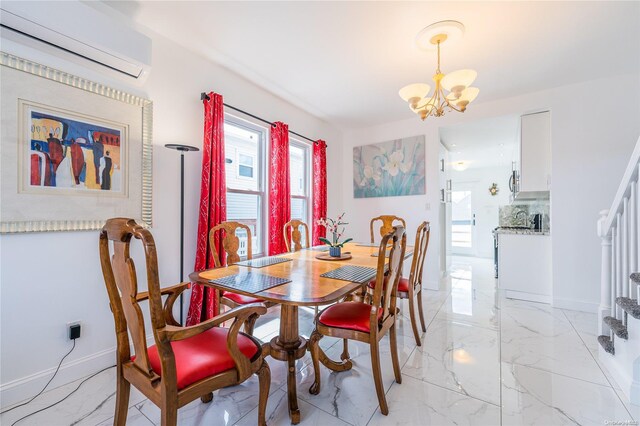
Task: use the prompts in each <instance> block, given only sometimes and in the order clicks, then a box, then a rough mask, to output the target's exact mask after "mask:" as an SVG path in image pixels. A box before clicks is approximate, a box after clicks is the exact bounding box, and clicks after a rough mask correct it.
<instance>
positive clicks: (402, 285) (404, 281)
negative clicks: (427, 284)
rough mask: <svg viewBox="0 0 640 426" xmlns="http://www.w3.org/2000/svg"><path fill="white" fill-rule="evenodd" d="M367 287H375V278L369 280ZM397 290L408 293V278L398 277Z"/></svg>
mask: <svg viewBox="0 0 640 426" xmlns="http://www.w3.org/2000/svg"><path fill="white" fill-rule="evenodd" d="M369 288H376V280H375V279H373V280H371V281H369ZM398 291H401V292H403V293H408V292H409V279H408V278H404V277H401V278H400V281H399V282H398Z"/></svg>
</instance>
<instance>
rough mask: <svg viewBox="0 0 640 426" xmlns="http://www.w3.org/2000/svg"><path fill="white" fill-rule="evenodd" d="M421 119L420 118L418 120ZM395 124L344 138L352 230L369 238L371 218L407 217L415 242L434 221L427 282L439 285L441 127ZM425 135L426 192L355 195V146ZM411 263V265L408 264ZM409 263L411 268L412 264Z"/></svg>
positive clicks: (409, 235) (345, 183) (409, 238)
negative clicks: (424, 223)
mask: <svg viewBox="0 0 640 426" xmlns="http://www.w3.org/2000/svg"><path fill="white" fill-rule="evenodd" d="M418 121H419V120H418ZM397 124H398V125H396V123H391V124H387V125H380V126H376V127H372V128H365V129H360V130H352V131H347V132H345V134H344V140H343V156H342V182H341V183H340V186H341V188H340V190H341V191H342V194H343V198H342V205H343V207H344V210H345V211H346V212H347V216H346V218H347V219H348V221H349V223H350V224H351V225H350V226H349V232H350V236H352V237H353V238H354V239H355V240H356V241H369V240H370V235H369V221H370V220H371V218H372V217H375V216H378V215H383V214H388V215H391V214H393V215H396V216H400V217H402V218H404V219H405V220H406V222H407V243H408V244H411V245H413V244H414V241H415V231H416V229H417V227H418V225H419V224H420V223H421V222H422V221H423V220H426V221H428V222H430V224H431V236H430V241H429V248H428V250H427V257H426V260H425V271H424V277H423V283H425V285H426V286H427V287H429V288H437V287H438V283H439V278H440V255H439V254H440V248H439V247H440V241H441V240H440V225H439V224H440V221H441V219H440V214H441V212H440V209H441V206H440V198H439V186H440V181H441V177H440V172H439V170H440V169H439V159H440V157H441V155H442V153H441V148H442V146H441V144H440V140H439V137H438V129H437V128H435V127H432V128H429V129H426V131H425V129H416V128H415V126H405V125H400V124H402V123H397ZM421 134H424V135H425V140H426V149H425V157H426V175H427V176H426V185H427V191H426V195H412V196H405V197H384V198H359V199H355V198H354V197H353V147H354V146H360V145H367V144H372V143H377V142H385V141H389V140H393V139H399V138H404V137H411V136H417V135H421ZM408 266H410V265H408ZM408 266H407V267H408Z"/></svg>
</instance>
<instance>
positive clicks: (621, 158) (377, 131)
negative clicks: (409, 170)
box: [341, 74, 640, 312]
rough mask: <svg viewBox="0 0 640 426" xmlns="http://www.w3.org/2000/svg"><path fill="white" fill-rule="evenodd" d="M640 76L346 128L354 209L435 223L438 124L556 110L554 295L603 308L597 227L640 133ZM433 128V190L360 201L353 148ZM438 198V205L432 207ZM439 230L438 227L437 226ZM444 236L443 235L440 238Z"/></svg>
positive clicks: (346, 182) (347, 201) (558, 300)
mask: <svg viewBox="0 0 640 426" xmlns="http://www.w3.org/2000/svg"><path fill="white" fill-rule="evenodd" d="M611 81H616V82H617V83H616V85H617V86H618V87H624V88H625V92H626V93H627V95H625V99H627V100H628V102H624V105H621V104H620V99H619V97H616V96H613V95H612V96H607V95H602V93H599V92H598V91H597V90H594V88H596V87H607V86H608V85H609V84H610V82H611ZM639 100H640V79H639V78H638V75H636V74H632V75H621V76H616V77H615V78H613V76H607V77H606V78H603V79H600V80H594V81H587V82H581V83H576V84H573V85H569V86H562V87H558V88H554V89H549V90H544V91H539V92H534V93H527V94H523V95H521V96H517V97H512V98H507V99H501V100H496V101H491V102H482V92H481V95H480V97H479V99H478V102H479V103H474V104H472V105H470V106H469V108H468V109H467V111H466V112H465V113H464V114H459V113H455V112H452V113H449V114H447V115H446V116H444V117H442V118H428V119H427V120H426V121H424V122H422V121H420V119H418V118H417V117H416V116H412V114H410V113H409V112H407V115H408V118H407V119H406V120H402V121H397V122H392V123H385V124H380V125H378V126H374V127H370V128H365V129H358V130H353V131H347V132H345V134H344V149H343V156H344V158H343V169H344V170H343V176H342V182H341V185H342V192H343V203H344V206H345V208H346V210H348V211H354V214H356V213H355V212H357V217H358V219H359V220H365V219H366V218H368V217H370V216H371V215H373V214H375V213H376V212H380V211H386V212H390V213H399V214H400V215H401V216H404V217H406V218H410V219H411V220H412V222H410V223H412V225H411V226H413V225H415V223H416V222H417V220H419V219H421V218H426V219H427V220H431V221H432V224H434V227H435V225H436V224H437V222H435V219H436V217H437V216H436V215H435V212H436V211H437V210H436V203H437V199H438V194H437V191H438V187H437V182H438V181H437V178H436V177H435V176H436V173H437V172H436V170H437V164H436V162H435V161H434V159H435V158H437V151H436V148H435V146H436V144H437V143H438V139H437V137H438V127H439V126H443V127H445V126H451V125H454V124H457V123H462V122H469V121H472V120H476V119H481V118H489V117H497V116H502V115H508V114H514V113H515V114H521V113H525V112H531V111H534V110H540V109H549V110H550V111H551V138H552V142H551V157H552V160H551V162H552V179H553V184H552V190H551V222H552V224H551V229H552V239H553V243H552V251H553V283H554V289H553V302H554V304H555V305H556V306H559V307H565V308H572V309H581V310H586V311H592V312H596V309H597V306H598V303H599V299H600V282H599V276H600V242H599V240H598V237H597V236H596V233H595V223H596V220H597V218H598V212H599V211H600V210H602V209H606V208H608V207H609V206H610V204H611V203H612V202H613V197H614V194H615V191H616V189H617V186H618V184H619V182H620V180H621V179H622V173H623V171H624V168H625V167H626V164H627V161H628V159H629V156H630V155H631V152H632V150H633V146H634V144H635V142H636V140H637V139H638V135H639V134H640V120H639V119H638V118H639V117H640V101H639ZM419 134H425V135H426V139H427V145H428V149H427V173H428V179H427V195H426V196H425V197H420V198H414V197H402V198H380V199H375V200H354V199H353V196H352V195H351V191H352V190H351V185H352V183H351V173H352V164H351V157H352V154H351V147H352V146H355V145H363V144H368V143H374V142H380V141H385V140H389V139H395V138H399V137H403V136H414V135H419ZM426 202H430V204H431V210H430V211H426V210H425V203H426ZM435 231H436V232H438V230H437V229H436V230H435ZM438 240H439V239H438V238H436V240H435V241H438ZM434 247H435V245H432V246H431V247H430V250H429V253H428V254H427V266H426V270H427V272H426V273H427V274H430V275H429V281H431V280H433V279H435V277H436V276H437V274H436V271H435V270H434V269H435V268H437V267H438V261H437V258H438V257H439V253H437V250H436V249H434Z"/></svg>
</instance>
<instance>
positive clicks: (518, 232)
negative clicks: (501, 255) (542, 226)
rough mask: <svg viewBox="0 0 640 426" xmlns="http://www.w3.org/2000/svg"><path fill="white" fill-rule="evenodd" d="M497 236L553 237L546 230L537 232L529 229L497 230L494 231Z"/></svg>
mask: <svg viewBox="0 0 640 426" xmlns="http://www.w3.org/2000/svg"><path fill="white" fill-rule="evenodd" d="M493 232H494V233H496V234H509V235H543V236H547V235H551V231H550V230H548V229H546V230H544V231H535V230H533V229H527V228H500V227H499V228H496V229H494V230H493Z"/></svg>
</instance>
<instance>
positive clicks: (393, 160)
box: [383, 151, 404, 176]
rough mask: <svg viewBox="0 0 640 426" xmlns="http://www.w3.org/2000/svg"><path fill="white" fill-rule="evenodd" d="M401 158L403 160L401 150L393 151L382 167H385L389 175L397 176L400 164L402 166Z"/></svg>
mask: <svg viewBox="0 0 640 426" xmlns="http://www.w3.org/2000/svg"><path fill="white" fill-rule="evenodd" d="M402 160H404V154H403V153H402V151H394V152H393V153H392V154H391V155H390V156H389V161H387V164H385V165H384V167H383V169H385V170H386V171H387V172H389V174H390V175H391V176H397V175H398V172H399V171H400V170H401V166H403V163H402Z"/></svg>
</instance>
